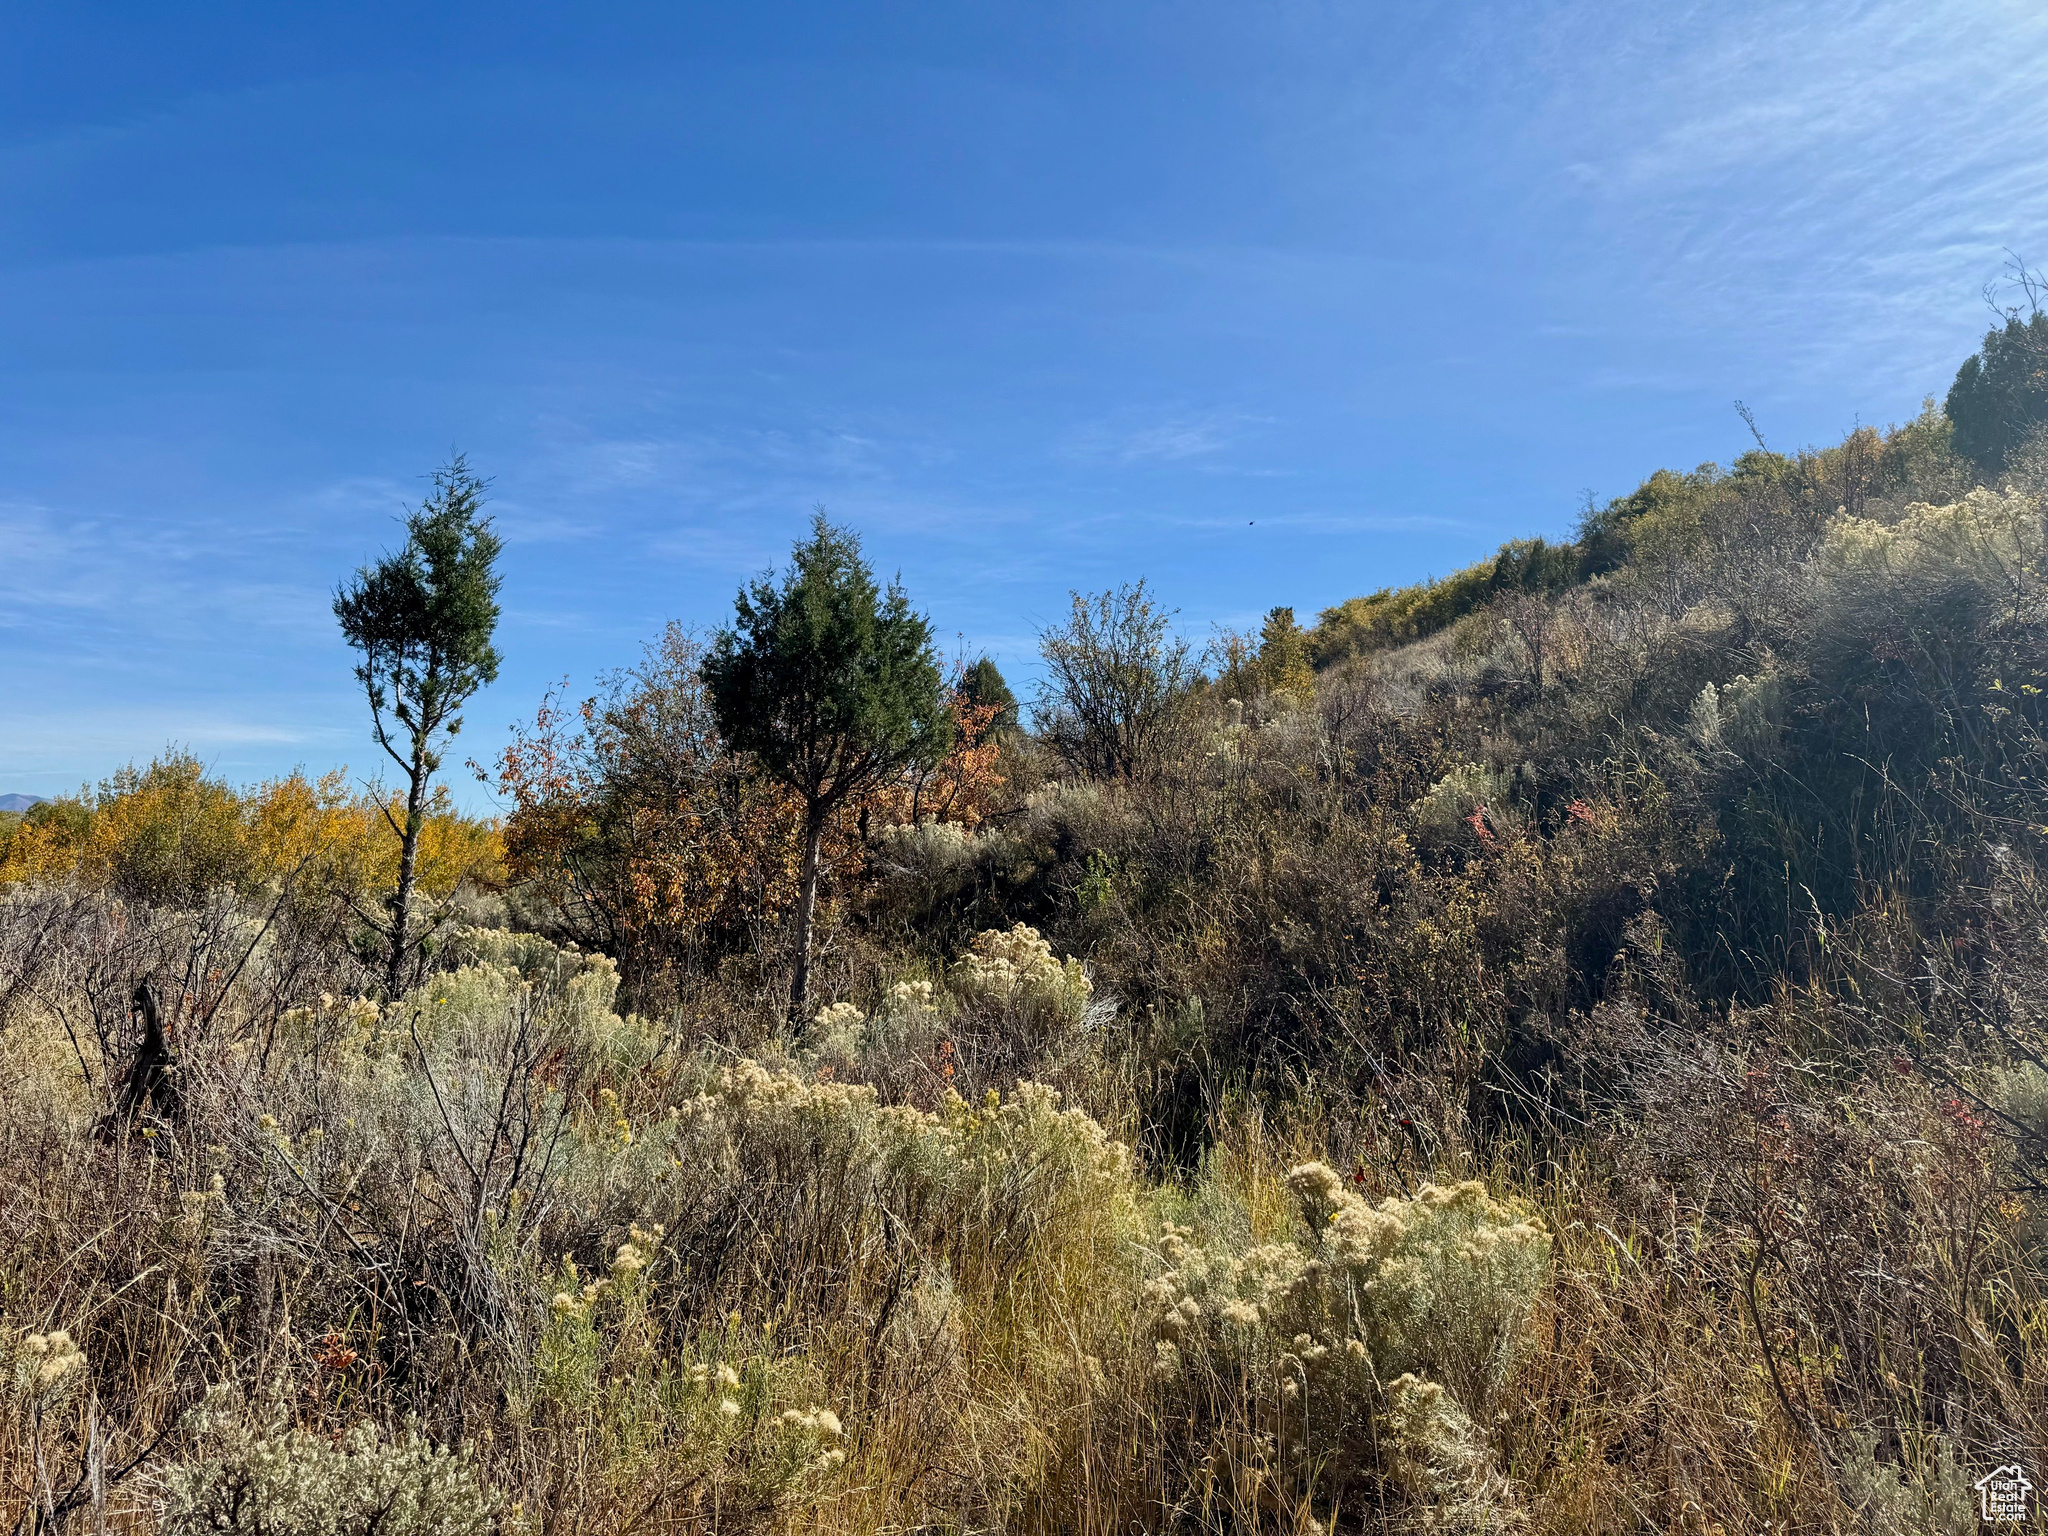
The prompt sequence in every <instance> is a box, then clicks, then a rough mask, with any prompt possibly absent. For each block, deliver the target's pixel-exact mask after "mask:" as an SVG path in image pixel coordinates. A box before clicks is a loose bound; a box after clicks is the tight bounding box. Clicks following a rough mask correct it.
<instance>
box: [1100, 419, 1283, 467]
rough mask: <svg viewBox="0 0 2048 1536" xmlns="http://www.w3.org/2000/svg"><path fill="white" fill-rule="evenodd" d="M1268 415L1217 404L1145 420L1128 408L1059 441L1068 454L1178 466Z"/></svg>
mask: <svg viewBox="0 0 2048 1536" xmlns="http://www.w3.org/2000/svg"><path fill="white" fill-rule="evenodd" d="M1269 420H1270V418H1268V417H1263V416H1257V415H1253V414H1252V413H1251V412H1249V411H1242V410H1234V409H1229V408H1223V407H1217V408H1212V409H1208V410H1196V411H1176V412H1170V413H1167V414H1164V415H1159V416H1154V417H1151V418H1150V419H1148V418H1147V417H1146V416H1145V415H1144V414H1143V413H1141V412H1137V411H1129V412H1124V413H1120V414H1118V415H1116V416H1114V417H1111V418H1108V419H1106V420H1099V421H1092V422H1089V423H1087V424H1086V425H1084V426H1081V427H1078V428H1076V429H1075V430H1074V431H1072V432H1071V433H1069V434H1068V435H1067V437H1066V438H1065V440H1064V441H1063V442H1062V443H1061V444H1060V451H1061V452H1062V454H1063V455H1064V456H1066V457H1068V458H1072V459H1079V460H1087V461H1095V462H1108V463H1113V464H1147V463H1158V464H1177V463H1180V462H1181V461H1183V460H1187V459H1204V458H1210V457H1213V456H1215V455H1217V454H1221V453H1224V452H1226V451H1227V450H1229V449H1231V448H1233V447H1235V446H1237V445H1238V443H1240V442H1241V441H1242V440H1243V438H1244V437H1245V435H1246V433H1247V431H1248V430H1249V429H1251V428H1253V427H1257V426H1260V425H1264V424H1265V423H1267V422H1268V421H1269Z"/></svg>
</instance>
